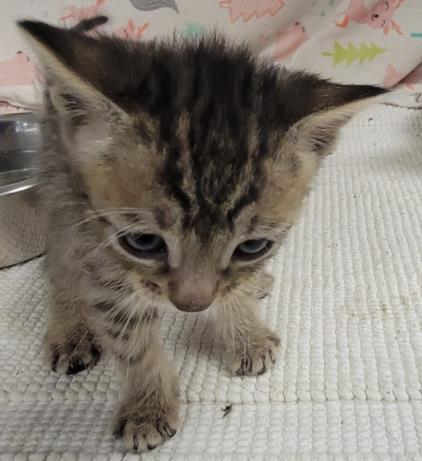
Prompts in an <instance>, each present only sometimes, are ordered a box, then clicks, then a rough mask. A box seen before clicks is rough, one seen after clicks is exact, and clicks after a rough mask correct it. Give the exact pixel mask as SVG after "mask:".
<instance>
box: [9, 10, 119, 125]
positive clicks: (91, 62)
mask: <svg viewBox="0 0 422 461" xmlns="http://www.w3.org/2000/svg"><path fill="white" fill-rule="evenodd" d="M94 19H96V18H94ZM97 19H101V22H104V18H103V17H99V18H97ZM101 22H100V23H101ZM91 23H92V24H93V25H94V26H95V25H97V23H96V21H91ZM18 25H19V27H20V28H21V29H22V31H23V32H24V34H25V35H26V37H27V38H28V40H29V42H30V43H31V45H32V47H33V48H34V51H35V53H36V55H37V57H38V60H39V63H40V66H41V68H42V70H43V75H44V78H45V83H46V90H47V96H48V99H49V101H50V102H51V105H52V106H53V109H54V110H55V111H56V112H58V113H59V114H61V115H65V116H67V117H69V118H72V119H74V120H76V121H78V120H79V121H81V122H83V120H84V119H85V118H89V117H90V116H91V117H92V116H94V115H101V116H102V117H104V116H105V115H107V116H109V117H112V118H114V117H120V118H122V117H125V113H124V111H123V110H122V109H121V108H119V107H118V106H117V105H116V104H115V103H114V102H113V101H112V100H111V99H110V98H109V97H108V96H107V86H106V81H105V78H106V75H107V73H108V69H109V67H107V66H108V65H109V62H108V61H109V57H108V54H109V52H110V50H107V49H106V48H107V47H106V44H103V43H102V41H100V40H97V39H95V38H93V37H90V36H88V35H86V34H84V33H83V32H82V31H84V32H85V31H86V28H82V27H78V26H77V27H75V28H73V29H61V28H58V27H53V26H50V25H48V24H45V23H42V22H37V21H20V22H18ZM84 25H85V23H84ZM111 51H113V50H111Z"/></svg>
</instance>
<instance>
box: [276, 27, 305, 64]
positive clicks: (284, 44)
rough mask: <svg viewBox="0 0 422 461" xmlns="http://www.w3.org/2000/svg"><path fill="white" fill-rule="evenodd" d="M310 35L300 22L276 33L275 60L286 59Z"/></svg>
mask: <svg viewBox="0 0 422 461" xmlns="http://www.w3.org/2000/svg"><path fill="white" fill-rule="evenodd" d="M308 39H309V35H308V33H307V32H306V29H305V28H304V27H303V26H302V24H301V23H300V22H295V23H294V24H292V25H290V26H289V27H287V28H286V29H284V30H282V31H280V32H278V33H277V35H276V39H275V50H274V53H273V55H272V58H273V59H274V60H275V61H281V60H283V59H286V58H287V57H288V56H290V55H291V54H292V53H294V52H295V51H296V50H297V49H298V48H299V47H300V46H301V45H302V44H303V43H304V42H306V40H308Z"/></svg>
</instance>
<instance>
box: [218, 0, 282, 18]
mask: <svg viewBox="0 0 422 461" xmlns="http://www.w3.org/2000/svg"><path fill="white" fill-rule="evenodd" d="M283 6H284V0H220V7H221V8H228V9H229V10H230V21H231V22H232V23H233V22H236V21H237V20H238V19H239V18H242V19H243V21H244V22H247V21H249V20H251V19H252V18H253V17H254V16H255V17H256V18H258V19H259V18H262V17H263V16H274V15H275V14H277V13H278V12H279V11H280V10H281V8H283Z"/></svg>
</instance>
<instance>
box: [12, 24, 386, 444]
mask: <svg viewBox="0 0 422 461" xmlns="http://www.w3.org/2000/svg"><path fill="white" fill-rule="evenodd" d="M104 20H105V19H104ZM104 20H103V19H102V18H99V19H97V20H94V22H93V24H91V25H98V24H100V23H102V22H104ZM20 26H21V28H22V29H23V30H24V31H25V32H26V33H27V35H28V36H29V37H30V39H31V40H32V42H33V45H34V47H35V49H36V51H37V53H38V56H39V59H40V63H41V64H42V66H43V69H44V76H45V81H46V91H45V108H46V110H45V115H44V119H45V123H44V128H43V129H44V133H43V137H44V148H43V153H42V159H41V182H42V186H43V197H44V202H45V205H46V208H47V210H48V213H49V216H50V230H49V244H48V255H47V266H48V274H49V278H50V285H51V307H50V319H49V326H48V333H47V346H48V350H49V354H50V360H51V365H52V368H53V370H57V371H60V372H66V373H68V374H72V373H77V372H79V371H81V370H83V369H85V368H87V367H91V366H93V365H95V364H96V363H97V361H98V360H99V358H100V355H101V352H102V351H103V350H104V349H107V350H110V351H112V352H113V353H114V354H115V356H116V357H117V359H118V361H119V362H120V363H121V365H122V366H123V368H124V369H125V373H124V375H125V376H126V377H127V378H126V391H125V397H124V399H123V401H122V403H121V406H120V410H119V411H118V413H117V415H116V421H115V434H116V436H118V437H122V438H123V439H124V442H125V445H126V446H127V447H130V448H133V449H134V450H135V451H141V450H144V449H147V448H148V449H150V448H153V447H155V446H157V445H158V444H160V443H161V442H163V441H164V440H165V439H167V438H169V437H172V436H173V435H174V434H175V432H176V429H177V427H178V425H179V416H178V409H179V403H178V380H177V376H176V374H175V372H174V371H173V369H172V367H171V366H170V363H169V360H168V359H167V357H166V356H165V354H164V353H163V350H162V346H161V341H160V338H159V334H158V323H159V318H160V315H161V314H162V312H163V311H165V310H167V309H174V306H176V307H178V308H179V309H181V310H184V311H198V310H203V309H205V308H209V309H211V310H212V311H213V312H215V314H216V330H217V331H218V333H219V334H220V336H221V340H222V343H223V345H224V349H225V351H226V356H227V363H228V366H229V368H230V370H231V371H232V372H233V373H236V374H238V375H258V374H261V373H263V372H265V371H266V370H267V369H269V368H270V367H271V365H272V364H273V363H274V361H275V358H276V355H277V350H278V347H279V344H280V340H279V338H278V336H277V334H276V333H275V332H273V331H271V330H270V329H269V328H268V327H267V326H265V325H264V324H263V322H262V321H261V320H260V319H259V315H258V309H257V307H258V302H259V299H260V298H261V297H263V296H264V295H265V294H266V293H268V291H269V290H270V286H271V277H270V276H269V275H267V274H265V272H264V271H263V263H264V261H265V260H267V258H269V257H271V256H272V255H273V254H274V252H275V251H276V250H277V248H278V247H279V246H280V245H281V243H282V241H283V238H284V237H285V235H286V232H287V231H288V229H290V227H291V226H292V224H293V223H294V221H295V219H296V216H297V214H298V212H299V210H300V206H301V203H302V200H303V197H304V196H305V194H306V192H307V190H308V187H309V184H310V181H311V179H312V177H313V176H314V173H315V171H316V170H317V168H318V166H319V164H320V162H321V159H322V158H323V156H324V154H326V153H327V152H328V151H330V150H331V149H333V147H334V143H335V139H336V135H337V131H338V130H339V128H340V127H341V125H342V124H344V123H345V122H346V121H347V120H348V119H349V118H350V117H351V116H352V115H353V114H354V113H355V112H356V111H357V110H358V109H359V108H360V106H361V105H362V102H365V100H366V99H367V98H370V97H374V96H376V95H378V94H380V93H382V90H381V89H379V88H374V87H370V86H352V85H348V86H343V85H338V84H334V83H330V82H328V81H325V80H322V79H320V78H318V77H316V76H313V75H309V74H305V73H289V72H287V71H286V70H282V69H277V68H275V67H273V66H272V65H271V64H269V63H266V62H260V61H258V60H257V58H255V57H254V56H253V55H252V54H251V53H250V52H249V51H248V50H247V48H246V47H236V46H233V45H231V44H228V43H227V42H226V41H225V40H224V39H223V38H221V37H217V36H210V37H205V38H203V39H199V40H196V41H190V42H180V41H178V40H170V41H167V42H166V41H164V42H141V43H135V42H129V41H125V40H122V39H117V38H112V37H109V36H106V35H98V36H95V37H90V36H87V35H85V34H84V31H85V30H86V29H89V27H90V24H88V25H87V24H85V25H84V24H82V25H80V26H79V27H78V28H76V29H71V30H65V29H59V28H55V27H51V26H48V25H46V24H43V23H39V22H32V21H22V22H21V23H20ZM85 26H86V27H85ZM128 232H131V233H140V234H142V233H149V234H158V235H160V236H161V237H162V238H163V239H164V240H165V242H166V246H167V254H166V256H165V257H164V258H156V259H140V258H136V257H134V256H133V255H132V254H131V253H129V252H128V251H126V250H125V248H124V247H122V246H121V245H120V244H119V239H118V237H119V236H121V235H122V234H124V233H128ZM262 238H266V239H268V240H270V241H271V242H273V245H272V247H271V248H269V250H268V251H267V252H266V253H265V254H263V255H262V256H261V257H259V258H257V259H254V260H251V261H245V260H241V259H236V258H235V257H234V256H233V252H234V250H235V248H236V247H237V246H238V245H239V244H240V243H242V242H243V241H245V240H250V239H262Z"/></svg>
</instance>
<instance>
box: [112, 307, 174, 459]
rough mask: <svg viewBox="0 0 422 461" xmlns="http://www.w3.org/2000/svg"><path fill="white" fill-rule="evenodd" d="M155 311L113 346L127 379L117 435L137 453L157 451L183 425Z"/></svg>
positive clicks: (116, 339) (118, 417)
mask: <svg viewBox="0 0 422 461" xmlns="http://www.w3.org/2000/svg"><path fill="white" fill-rule="evenodd" d="M151 312H152V313H153V315H149V316H144V320H143V321H142V324H141V325H140V326H137V327H136V328H133V330H132V331H131V332H130V336H129V337H126V338H125V335H120V336H121V337H120V339H119V337H117V338H115V343H114V346H113V349H114V350H115V352H116V355H117V357H118V360H119V361H120V362H121V365H123V367H124V375H125V376H126V392H125V397H124V399H123V402H122V404H121V406H120V409H119V411H118V414H117V418H116V422H115V429H114V434H115V436H116V437H118V438H123V442H124V445H125V446H126V447H127V448H131V449H133V450H135V451H143V450H146V449H149V450H151V449H152V448H155V447H156V446H157V445H160V444H161V443H162V442H164V441H165V440H166V439H168V438H170V437H173V435H174V434H175V433H176V429H177V427H178V425H179V400H178V380H177V376H176V374H175V372H174V371H173V369H172V367H171V365H170V363H169V360H168V359H167V357H166V355H165V354H164V351H163V348H162V345H161V341H160V338H159V334H158V320H157V318H156V317H157V315H156V313H155V311H151Z"/></svg>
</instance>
